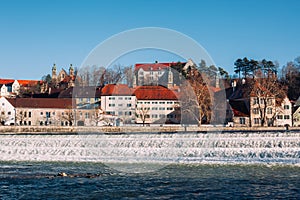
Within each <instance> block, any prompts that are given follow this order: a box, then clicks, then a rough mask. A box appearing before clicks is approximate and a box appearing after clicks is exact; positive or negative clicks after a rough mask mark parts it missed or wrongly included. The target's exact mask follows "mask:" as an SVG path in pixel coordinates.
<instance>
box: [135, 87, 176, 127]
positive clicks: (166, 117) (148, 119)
mask: <svg viewBox="0 0 300 200" xmlns="http://www.w3.org/2000/svg"><path fill="white" fill-rule="evenodd" d="M134 95H135V96H136V123H139V124H151V123H158V124H166V123H179V122H180V114H179V112H178V110H179V97H178V93H177V92H176V91H174V90H170V89H168V88H167V87H164V86H139V87H137V88H135V90H134Z"/></svg>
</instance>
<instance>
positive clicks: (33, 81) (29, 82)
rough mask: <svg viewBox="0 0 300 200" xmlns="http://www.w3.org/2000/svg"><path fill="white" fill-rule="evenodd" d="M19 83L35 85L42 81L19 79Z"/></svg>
mask: <svg viewBox="0 0 300 200" xmlns="http://www.w3.org/2000/svg"><path fill="white" fill-rule="evenodd" d="M17 81H18V83H19V84H20V85H22V86H28V85H30V86H33V85H37V84H38V83H42V81H37V80H17Z"/></svg>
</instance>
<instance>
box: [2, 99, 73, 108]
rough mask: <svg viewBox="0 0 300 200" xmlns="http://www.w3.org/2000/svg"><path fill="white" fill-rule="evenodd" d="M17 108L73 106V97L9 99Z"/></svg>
mask: <svg viewBox="0 0 300 200" xmlns="http://www.w3.org/2000/svg"><path fill="white" fill-rule="evenodd" d="M7 100H8V101H9V103H10V104H12V105H13V106H14V107H16V108H57V109H68V108H72V105H73V104H72V99H55V98H14V99H7Z"/></svg>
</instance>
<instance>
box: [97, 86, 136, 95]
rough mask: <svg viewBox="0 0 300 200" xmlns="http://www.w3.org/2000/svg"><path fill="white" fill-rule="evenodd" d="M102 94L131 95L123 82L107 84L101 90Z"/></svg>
mask: <svg viewBox="0 0 300 200" xmlns="http://www.w3.org/2000/svg"><path fill="white" fill-rule="evenodd" d="M101 95H102V96H112V95H115V96H118V95H126V96H130V95H132V91H131V89H130V88H129V87H128V86H127V85H125V84H108V85H105V86H104V87H103V88H102V90H101Z"/></svg>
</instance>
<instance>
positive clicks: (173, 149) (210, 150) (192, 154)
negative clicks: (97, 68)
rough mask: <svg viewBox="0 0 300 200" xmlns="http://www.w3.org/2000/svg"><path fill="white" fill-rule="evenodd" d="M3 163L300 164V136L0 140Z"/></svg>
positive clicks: (20, 137) (2, 137) (1, 137)
mask: <svg viewBox="0 0 300 200" xmlns="http://www.w3.org/2000/svg"><path fill="white" fill-rule="evenodd" d="M0 158H1V160H2V161H14V160H16V161H75V162H103V163H114V162H124V163H128V162H129V163H130V162H142V163H147V162H154V163H156V162H161V163H174V162H175V163H201V162H233V163H240V162H247V163H249V162H254V163H255V162H263V163H265V162H267V163H291V164H293V163H300V132H249V133H236V132H235V133H229V132H228V133H161V134H158V133H153V134H151V133H141V134H120V135H106V134H78V135H66V134H65V135H45V134H40V135H38V134H32V135H25V134H23V135H18V134H12V135H6V134H3V135H0Z"/></svg>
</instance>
